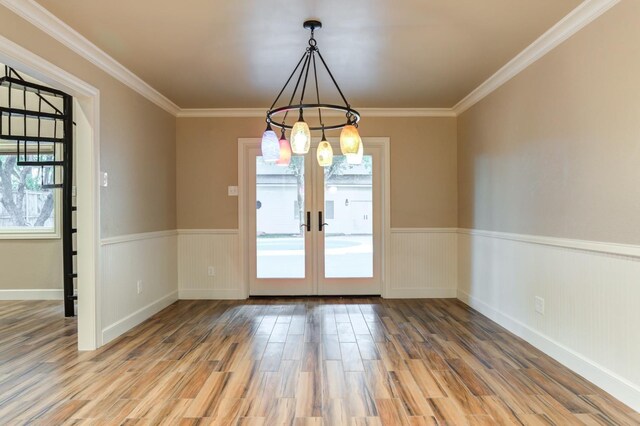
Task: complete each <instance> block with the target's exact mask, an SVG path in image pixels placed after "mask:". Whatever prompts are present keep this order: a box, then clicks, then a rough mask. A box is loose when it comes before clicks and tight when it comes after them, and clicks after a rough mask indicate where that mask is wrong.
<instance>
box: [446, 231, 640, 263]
mask: <svg viewBox="0 0 640 426" xmlns="http://www.w3.org/2000/svg"><path fill="white" fill-rule="evenodd" d="M458 233H460V234H468V235H475V236H480V237H488V238H499V239H502V240H512V241H520V242H525V243H530V244H541V245H546V246H555V247H562V248H568V249H574V250H582V251H591V252H598V253H606V254H616V255H621V256H629V257H640V246H637V245H631V244H617V243H606V242H599V241H588V240H574V239H569V238H556V237H545V236H538V235H524V234H512V233H508V232H497V231H483V230H479V229H463V228H461V229H459V230H458Z"/></svg>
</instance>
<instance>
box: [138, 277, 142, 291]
mask: <svg viewBox="0 0 640 426" xmlns="http://www.w3.org/2000/svg"><path fill="white" fill-rule="evenodd" d="M140 293H142V280H138V294H140Z"/></svg>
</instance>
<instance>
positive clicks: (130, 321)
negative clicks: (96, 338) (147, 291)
mask: <svg viewBox="0 0 640 426" xmlns="http://www.w3.org/2000/svg"><path fill="white" fill-rule="evenodd" d="M177 300H178V292H177V291H174V292H171V293H169V294H167V295H166V296H164V297H161V298H160V299H158V300H156V301H154V302H151V303H149V304H148V305H147V306H145V307H143V308H141V309H139V310H137V311H136V312H134V313H132V314H131V315H129V316H127V317H125V318H122V319H121V320H120V321H118V322H116V323H114V324H111V325H110V326H108V327H105V328H104V329H102V344H103V345H105V344H107V343H109V342H110V341H111V340H113V339H115V338H116V337H118V336H120V335H122V334H124V333H126V332H127V331H129V330H131V329H132V328H133V327H135V326H136V325H138V324H140V323H142V322H144V321H145V320H146V319H148V318H150V317H151V316H153V315H155V314H157V313H158V312H160V311H161V310H163V309H164V308H166V307H167V306H169V305H171V304H172V303H174V302H176V301H177Z"/></svg>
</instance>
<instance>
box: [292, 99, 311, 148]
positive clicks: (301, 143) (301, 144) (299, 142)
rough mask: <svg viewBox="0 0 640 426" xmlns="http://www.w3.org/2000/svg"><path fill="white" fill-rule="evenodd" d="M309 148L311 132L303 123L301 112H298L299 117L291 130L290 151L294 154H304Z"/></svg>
mask: <svg viewBox="0 0 640 426" xmlns="http://www.w3.org/2000/svg"><path fill="white" fill-rule="evenodd" d="M310 147H311V131H310V130H309V125H308V124H307V123H305V122H304V118H303V117H302V110H301V111H300V117H298V121H296V124H294V125H293V129H291V150H292V151H293V153H294V154H298V155H301V154H306V153H307V152H309V148H310Z"/></svg>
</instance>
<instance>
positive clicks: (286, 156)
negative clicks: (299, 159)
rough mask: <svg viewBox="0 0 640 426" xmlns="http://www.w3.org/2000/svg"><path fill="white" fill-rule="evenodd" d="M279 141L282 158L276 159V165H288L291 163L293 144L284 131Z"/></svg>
mask: <svg viewBox="0 0 640 426" xmlns="http://www.w3.org/2000/svg"><path fill="white" fill-rule="evenodd" d="M279 142H280V158H278V161H276V165H277V166H282V167H286V166H288V165H289V164H290V163H291V144H289V141H288V140H287V138H286V137H285V136H284V133H283V134H282V137H281V138H280V141H279Z"/></svg>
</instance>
